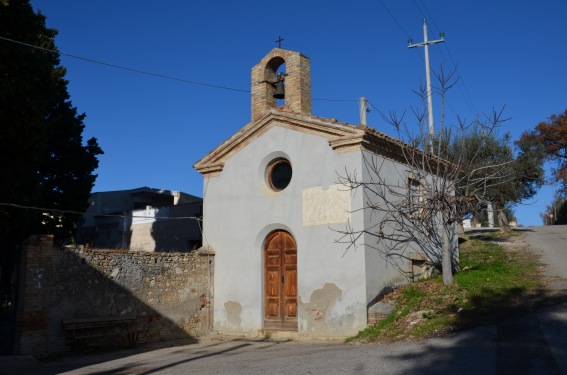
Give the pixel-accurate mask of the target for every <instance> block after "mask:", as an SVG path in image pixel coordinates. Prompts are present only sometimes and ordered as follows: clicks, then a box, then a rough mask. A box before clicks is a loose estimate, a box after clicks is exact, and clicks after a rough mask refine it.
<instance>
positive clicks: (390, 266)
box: [358, 152, 417, 304]
mask: <svg viewBox="0 0 567 375" xmlns="http://www.w3.org/2000/svg"><path fill="white" fill-rule="evenodd" d="M364 155H365V156H364V157H365V158H367V159H368V160H377V161H376V162H372V163H363V167H362V168H361V171H360V173H359V175H360V176H361V180H362V181H376V182H378V181H381V179H383V180H384V182H385V183H386V184H388V185H391V186H401V187H402V189H403V186H404V184H405V181H406V179H407V175H406V174H407V171H408V170H409V167H407V166H406V165H404V164H401V163H399V162H396V161H393V160H389V159H384V158H381V157H379V156H376V155H373V154H371V153H369V152H364ZM374 166H376V167H374ZM377 174H379V177H378V176H377ZM358 193H359V194H362V193H363V192H362V191H359V192H358ZM366 195H367V196H368V197H369V199H371V200H372V201H373V203H374V204H375V205H378V206H380V207H383V208H384V209H387V207H386V206H385V205H384V200H383V198H382V197H378V196H372V195H371V193H370V191H367V192H366ZM389 199H390V200H391V201H394V200H395V199H397V198H394V197H390V198H389ZM384 216H385V212H383V211H380V210H375V209H371V208H369V207H368V205H367V204H366V205H365V209H364V221H365V228H366V230H367V232H369V233H365V235H364V236H363V237H362V238H361V240H360V242H364V243H365V244H366V246H365V247H364V248H365V255H366V262H365V270H366V272H365V275H366V286H367V289H366V295H367V300H368V302H369V303H371V304H372V303H373V302H375V301H376V299H377V297H378V296H379V295H381V294H382V293H384V291H385V288H395V287H397V286H399V285H401V284H404V283H407V282H408V280H409V279H408V278H407V276H404V275H403V274H402V273H401V272H400V269H402V270H407V269H409V266H410V265H409V263H408V262H407V261H406V260H404V259H402V258H396V257H388V256H386V254H385V252H387V251H388V250H387V249H386V248H385V246H384V245H383V244H382V243H379V239H378V237H377V236H376V235H377V234H378V232H379V231H380V223H381V221H382V220H383V219H384ZM384 230H385V231H386V232H387V231H388V230H387V229H384ZM416 252H417V250H416ZM405 255H408V254H405Z"/></svg>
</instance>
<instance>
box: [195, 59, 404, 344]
mask: <svg viewBox="0 0 567 375" xmlns="http://www.w3.org/2000/svg"><path fill="white" fill-rule="evenodd" d="M284 63H285V67H286V71H285V72H278V68H280V67H281V66H283V64H284ZM282 83H283V84H284V89H283V90H282V87H281V86H282V85H281V84H282ZM282 91H285V93H284V94H283V95H284V99H283V104H281V105H279V103H278V99H277V97H281V95H282ZM251 96H252V120H251V122H249V123H248V124H247V125H246V126H244V127H243V128H242V129H241V130H240V131H238V132H237V133H236V134H234V135H233V136H231V137H230V138H229V139H228V140H226V141H225V142H223V143H222V144H221V145H219V146H218V147H217V148H215V149H214V150H212V151H211V152H210V153H209V154H207V155H206V156H205V157H203V158H202V159H201V160H199V161H198V162H197V163H196V164H195V165H194V167H195V168H196V169H197V170H198V171H199V172H200V173H201V174H203V176H204V190H203V191H204V194H203V199H204V202H203V215H204V216H203V244H204V245H205V246H209V247H210V248H211V249H213V250H214V251H215V254H216V256H215V280H214V318H213V319H214V330H216V331H218V332H223V333H238V334H248V335H256V334H258V333H261V332H266V331H285V332H291V333H293V334H295V335H297V336H311V337H319V338H322V337H345V336H349V335H353V334H356V333H357V332H358V331H359V330H361V329H364V328H366V327H367V325H368V312H369V308H370V307H371V306H372V305H373V304H374V303H376V301H377V300H379V298H380V296H382V295H383V293H384V291H385V290H388V289H389V288H391V287H393V286H397V285H400V284H403V283H406V282H408V279H407V276H406V275H404V273H403V272H400V267H401V268H403V267H406V265H404V264H401V265H397V266H393V265H392V264H390V263H388V262H386V261H385V260H384V258H383V257H382V256H381V255H380V253H379V252H377V251H376V249H375V248H373V246H369V245H371V242H372V241H373V240H372V239H371V238H364V236H362V237H361V238H360V239H358V243H359V244H358V246H357V248H356V249H347V248H346V245H345V244H344V243H340V241H337V237H338V234H337V232H335V231H334V230H340V229H344V228H345V226H347V225H348V226H352V227H353V228H364V227H371V226H375V225H376V224H377V222H378V221H379V220H380V218H379V217H376V215H374V216H373V215H370V213H369V211H368V210H365V209H364V207H365V205H368V202H367V201H365V197H364V196H363V194H356V193H355V192H353V191H351V190H349V189H348V188H346V187H345V186H343V185H341V184H339V183H338V182H337V172H340V171H345V170H350V171H358V173H359V175H360V176H361V178H362V179H365V178H367V177H368V178H371V177H372V176H371V174H372V173H375V172H373V171H371V170H368V168H367V167H365V162H364V159H365V157H367V156H369V155H371V156H373V157H378V158H380V159H381V160H382V161H383V163H382V168H381V172H380V173H383V174H384V176H387V177H386V178H387V179H389V181H390V182H391V183H393V184H396V183H397V184H399V183H400V179H405V177H404V176H405V175H406V172H407V171H406V170H407V167H406V166H405V165H404V162H403V158H402V157H401V148H402V147H406V146H405V145H404V144H402V143H401V142H400V141H398V140H396V139H393V138H391V137H389V136H387V135H385V134H382V133H380V132H378V131H376V130H374V129H371V128H369V127H367V126H363V125H356V126H355V125H350V124H346V123H342V122H338V121H336V120H335V119H329V118H322V117H317V116H313V115H312V113H311V75H310V60H309V58H308V57H306V56H304V55H302V54H301V53H299V52H294V51H289V50H284V49H280V48H274V49H273V50H272V51H270V52H269V53H268V55H266V56H265V57H264V58H263V59H262V60H261V61H260V62H259V63H258V64H257V65H256V66H255V67H253V68H252V95H251ZM402 183H405V181H402ZM407 266H408V267H411V264H410V265H407Z"/></svg>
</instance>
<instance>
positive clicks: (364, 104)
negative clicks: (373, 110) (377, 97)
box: [359, 96, 370, 125]
mask: <svg viewBox="0 0 567 375" xmlns="http://www.w3.org/2000/svg"><path fill="white" fill-rule="evenodd" d="M359 103H360V123H361V124H362V125H366V113H367V112H370V109H369V108H368V100H367V99H366V98H365V97H364V96H361V97H360V100H359Z"/></svg>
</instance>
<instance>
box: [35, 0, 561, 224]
mask: <svg viewBox="0 0 567 375" xmlns="http://www.w3.org/2000/svg"><path fill="white" fill-rule="evenodd" d="M32 5H33V6H34V7H35V8H36V9H40V10H41V11H42V13H43V14H45V15H46V16H47V25H48V27H53V28H56V29H58V30H59V35H58V37H57V39H56V43H57V46H58V48H59V49H60V51H61V52H64V53H68V54H73V55H77V56H82V57H86V58H90V59H94V60H100V61H104V62H106V63H110V64H116V65H120V66H124V67H129V68H133V69H138V70H144V71H149V72H153V73H158V74H162V75H167V76H173V77H178V78H182V79H185V80H191V81H198V82H203V83H208V84H213V85H219V86H226V87H230V88H236V89H242V90H249V89H250V69H251V68H252V67H253V66H254V65H256V63H257V62H258V61H259V60H260V59H261V58H262V57H263V56H264V55H266V54H267V53H268V52H269V51H270V50H271V49H272V48H273V47H275V46H276V43H275V40H276V39H277V38H278V36H279V35H281V36H282V37H283V38H284V41H283V43H282V48H285V49H290V50H294V51H299V52H302V53H303V54H305V55H307V56H308V57H309V58H310V59H311V74H312V93H313V98H314V99H315V100H314V101H313V113H314V114H315V115H317V116H322V117H334V118H337V119H338V120H339V121H344V122H348V123H352V124H357V123H358V122H359V119H358V103H357V102H356V101H334V100H337V99H346V100H356V99H358V98H359V97H361V96H365V97H367V98H368V99H369V100H370V102H371V103H372V104H373V105H374V106H375V107H376V108H377V109H378V110H380V111H381V112H384V113H387V112H388V111H390V110H396V111H398V112H399V113H401V112H403V111H404V110H409V108H410V107H411V106H414V107H419V106H420V101H419V98H418V97H417V96H416V95H415V94H414V93H413V92H412V90H414V89H416V88H417V87H418V86H419V84H420V81H423V82H424V81H425V68H424V62H423V49H422V48H420V49H408V48H407V39H408V36H411V37H412V38H413V40H414V43H417V42H420V41H421V40H422V38H423V31H422V21H421V20H422V18H424V16H425V17H427V19H428V25H429V38H430V39H438V36H439V32H440V31H443V32H444V33H445V40H446V42H445V43H443V44H438V45H435V46H431V47H430V59H431V66H432V69H434V70H437V71H438V70H439V66H440V65H441V63H444V64H445V65H446V66H447V67H451V66H453V65H454V64H455V63H456V64H458V71H459V73H460V75H461V81H460V83H459V85H458V86H457V87H456V88H454V89H453V90H452V91H451V92H449V93H448V96H447V103H448V105H447V116H446V121H447V122H449V123H455V121H456V116H457V115H459V116H460V117H461V118H465V119H467V120H472V119H474V118H475V116H476V114H477V113H480V114H482V113H490V112H491V111H492V109H493V108H496V109H500V108H502V107H505V116H506V117H511V120H510V121H508V122H506V123H505V124H504V125H503V126H502V128H501V130H500V131H501V132H502V133H504V132H510V133H511V135H512V139H514V140H515V139H517V138H518V137H519V136H520V134H521V133H522V132H523V131H524V130H529V129H532V128H533V127H534V126H535V125H537V124H538V123H539V122H540V121H544V120H546V119H547V117H549V116H550V115H551V114H553V113H559V112H561V111H563V110H565V108H566V107H567V101H566V95H567V94H566V93H567V91H566V90H565V87H567V68H566V64H565V61H567V48H565V42H566V40H567V31H566V30H567V29H565V25H564V15H565V14H566V13H567V2H565V1H563V0H549V1H543V2H535V1H527V0H520V1H485V0H480V1H474V2H472V1H467V2H457V1H446V0H438V1H428V0H415V1H413V0H412V1H410V0H400V1H393V0H382V1H379V0H375V1H358V0H354V1H349V2H347V1H332V0H330V1H325V2H315V1H305V0H303V1H296V0H288V1H285V2H281V3H277V2H265V1H238V2H236V1H207V2H205V1H181V0H172V1H167V2H155V1H151V2H150V1H143V0H137V1H130V0H122V1H109V0H99V1H89V2H87V1H71V0H59V1H52V0H32ZM61 62H62V65H64V66H65V67H66V68H67V79H69V81H70V83H69V92H70V94H71V99H72V101H73V104H74V105H75V106H76V107H77V108H78V110H79V111H80V112H85V113H86V114H87V118H86V121H85V122H86V129H85V132H84V136H85V139H86V138H90V137H93V136H94V137H96V138H97V139H98V141H99V144H100V145H101V147H102V149H103V150H104V152H105V154H104V155H102V156H101V157H100V167H99V169H98V179H97V182H96V185H95V187H94V191H107V190H121V189H131V188H137V187H141V186H150V187H154V188H163V189H171V190H181V191H184V192H187V193H190V194H194V195H198V196H202V186H203V183H202V182H203V179H202V176H201V175H200V174H199V173H197V172H196V171H195V170H194V169H193V168H192V165H193V164H194V163H195V162H196V161H197V160H199V159H200V158H201V157H203V156H204V155H205V154H206V153H208V152H209V151H211V150H212V149H213V148H215V147H216V146H217V145H218V144H219V143H221V142H222V141H224V140H225V139H227V138H228V137H230V136H231V135H232V134H233V133H235V132H236V131H237V130H238V129H240V128H241V127H243V126H244V125H246V124H247V123H248V122H249V121H250V95H249V93H245V92H238V91H231V90H223V89H216V88H210V87H204V86H199V85H193V84H189V83H184V82H180V81H174V80H168V79H164V78H158V77H154V76H148V75H142V74H139V73H134V72H131V71H125V70H120V69H115V68H111V67H108V66H104V65H99V64H94V63H90V62H86V61H82V60H78V59H74V58H71V57H65V56H63V57H62V58H61ZM317 99H325V100H317ZM433 104H434V114H435V118H436V123H438V122H439V115H440V100H439V98H438V97H434V103H433ZM368 124H369V125H370V126H372V127H374V128H376V129H377V130H379V131H382V132H385V133H387V134H389V135H395V131H394V129H392V128H391V127H390V126H388V125H387V124H386V123H385V122H384V121H383V120H382V119H381V117H380V115H379V114H378V111H376V110H373V111H372V112H370V113H369V114H368ZM551 196H552V187H551V186H546V187H544V188H543V189H542V190H541V191H540V193H539V194H538V196H537V197H536V198H535V199H533V200H532V201H530V202H526V203H527V204H524V205H519V206H518V207H517V208H516V216H517V217H518V221H519V223H520V224H523V225H540V224H541V220H540V218H539V213H540V212H541V211H542V210H543V209H544V206H545V205H546V204H549V203H550V201H551Z"/></svg>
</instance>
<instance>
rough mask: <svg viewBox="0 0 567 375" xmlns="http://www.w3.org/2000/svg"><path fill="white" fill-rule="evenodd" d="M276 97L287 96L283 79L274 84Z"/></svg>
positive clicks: (282, 97)
mask: <svg viewBox="0 0 567 375" xmlns="http://www.w3.org/2000/svg"><path fill="white" fill-rule="evenodd" d="M274 88H275V89H276V90H275V91H274V98H276V99H284V98H285V87H284V83H283V81H278V82H276V83H275V84H274Z"/></svg>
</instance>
